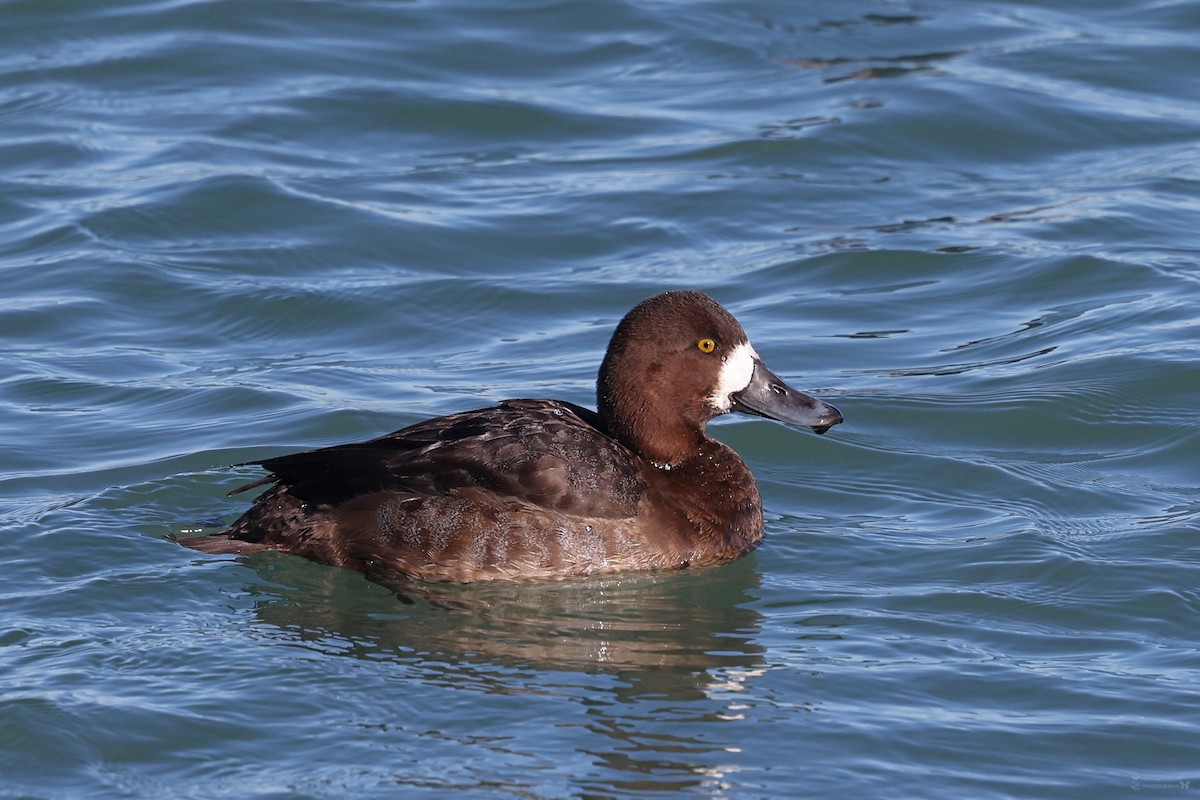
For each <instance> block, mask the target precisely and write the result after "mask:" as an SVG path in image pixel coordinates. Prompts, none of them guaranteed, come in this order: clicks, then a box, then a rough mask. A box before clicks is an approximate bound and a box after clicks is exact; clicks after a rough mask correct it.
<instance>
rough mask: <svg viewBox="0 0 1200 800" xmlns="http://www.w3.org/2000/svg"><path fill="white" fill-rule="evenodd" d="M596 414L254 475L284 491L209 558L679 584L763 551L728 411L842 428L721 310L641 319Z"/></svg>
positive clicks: (365, 447) (608, 359)
mask: <svg viewBox="0 0 1200 800" xmlns="http://www.w3.org/2000/svg"><path fill="white" fill-rule="evenodd" d="M596 397H597V402H598V409H599V411H598V413H597V412H594V411H590V410H588V409H586V408H582V407H580V406H576V405H573V404H571V403H564V402H561V401H556V400H508V401H505V402H502V403H501V404H500V405H498V406H495V407H493V408H484V409H480V410H478V411H466V412H463V413H461V414H451V415H450V416H446V417H438V418H436V419H431V420H428V421H426V422H421V423H418V424H416V425H412V426H410V427H408V428H404V429H403V430H399V431H396V432H395V433H390V434H388V435H386V436H381V437H379V438H378V439H372V440H370V441H367V442H362V443H360V444H346V445H339V446H336V447H326V448H322V449H320V450H311V451H308V452H304V453H297V454H295V455H289V456H281V457H279V458H270V459H267V460H265V461H258V462H251V463H254V464H257V465H259V466H262V467H263V468H264V469H266V470H267V471H268V472H269V473H270V475H268V476H267V477H265V478H263V479H261V480H258V481H255V482H253V483H250V484H248V485H246V486H243V487H241V488H239V489H236V490H235V492H234V493H236V492H241V491H245V490H247V489H251V488H254V487H257V486H261V485H265V484H269V485H270V488H269V489H268V490H267V491H266V492H264V493H263V494H262V495H261V496H260V497H259V498H258V499H257V500H255V502H254V505H253V506H251V508H250V509H249V510H248V511H247V512H246V513H245V514H243V515H242V517H241V518H240V519H238V520H237V522H235V523H234V524H233V525H232V526H231V527H230V528H229V529H228V530H226V531H224V532H222V533H218V534H212V535H207V536H197V537H193V538H188V539H181V540H180V541H181V543H182V544H185V545H187V546H188V547H191V548H194V549H196V550H200V551H203V552H206V553H257V552H262V551H266V550H278V551H280V552H284V553H293V554H295V555H299V556H304V557H305V558H310V559H312V560H314V561H319V562H321V563H324V564H331V565H334V566H338V567H346V568H348V569H354V570H359V571H361V572H363V573H365V574H366V575H367V577H369V578H373V579H377V580H385V579H386V580H394V579H397V578H402V579H415V580H426V581H455V582H468V581H480V580H495V579H532V578H562V577H567V576H571V575H595V574H601V573H612V572H622V571H633V570H654V569H679V568H683V567H687V566H698V565H701V564H714V563H718V562H722V561H730V560H732V559H735V558H738V557H739V556H742V555H744V554H745V553H747V552H749V551H750V550H751V549H753V548H754V547H755V545H757V544H758V542H759V541H760V540H761V539H762V530H763V515H762V500H761V498H760V496H759V492H758V486H757V485H756V484H755V482H754V476H753V475H751V473H750V470H749V468H748V467H747V466H746V465H745V464H744V463H743V462H742V460H741V459H740V458H738V456H737V454H736V453H734V452H733V450H731V449H729V448H728V447H726V446H725V445H723V444H721V443H720V442H718V441H716V440H714V439H710V438H709V437H708V435H707V434H706V432H705V427H706V425H707V424H708V421H709V420H711V419H712V418H714V417H716V416H718V415H720V414H725V413H727V412H730V411H740V412H743V413H747V414H755V415H758V416H762V417H767V418H769V419H775V420H780V421H783V422H791V423H795V424H797V425H806V426H810V427H812V429H813V430H814V431H816V432H817V433H824V432H825V431H826V430H828V429H829V428H830V427H831V426H833V425H837V424H838V423H839V422H841V421H842V415H841V413H840V412H839V411H838V410H837V409H836V408H834V407H833V406H831V405H828V404H827V403H823V402H821V401H820V400H816V399H814V398H812V397H809V396H808V395H805V394H802V393H800V392H797V391H796V390H794V389H792V388H791V387H789V386H788V385H787V384H786V383H784V382H783V381H782V380H780V379H779V378H777V377H776V376H775V375H774V374H772V373H771V371H770V370H768V369H767V368H766V366H765V365H764V364H763V363H762V360H761V359H760V358H759V357H758V354H757V353H756V352H755V351H754V348H753V347H752V346H751V345H750V342H749V340H748V339H747V338H746V334H745V332H744V331H743V330H742V326H741V325H739V324H738V322H737V320H736V319H734V318H733V316H732V315H731V314H730V313H729V312H728V311H726V310H725V309H724V308H722V307H721V306H720V305H719V304H718V303H717V302H716V301H714V300H713V299H712V298H710V297H708V296H707V295H704V294H701V293H700V292H694V291H674V292H667V293H665V294H660V295H657V296H655V297H651V298H649V299H648V300H645V301H644V302H642V303H641V304H639V305H638V306H637V307H636V308H634V309H633V310H632V311H630V312H629V313H628V314H627V315H626V316H625V318H624V319H623V320H621V322H620V324H619V325H617V329H616V331H615V332H614V333H613V337H612V341H611V342H609V345H608V352H607V353H606V354H605V356H604V361H603V363H602V364H601V365H600V375H599V378H598V380H597V383H596Z"/></svg>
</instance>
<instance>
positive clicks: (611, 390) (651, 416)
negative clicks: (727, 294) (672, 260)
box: [596, 290, 842, 466]
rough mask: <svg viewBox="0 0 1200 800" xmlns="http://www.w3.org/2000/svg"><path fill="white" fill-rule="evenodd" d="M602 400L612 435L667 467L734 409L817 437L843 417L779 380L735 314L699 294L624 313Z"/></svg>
mask: <svg viewBox="0 0 1200 800" xmlns="http://www.w3.org/2000/svg"><path fill="white" fill-rule="evenodd" d="M596 402H597V407H598V410H599V412H600V416H601V418H602V419H603V420H604V424H605V426H606V428H607V429H608V432H609V433H610V434H611V435H612V436H613V437H615V438H616V439H617V440H618V441H620V442H621V443H622V444H624V445H625V446H626V447H628V448H630V449H631V450H633V451H634V452H635V453H638V454H640V455H643V456H645V457H646V458H648V459H650V460H651V461H652V462H654V463H655V464H658V465H660V466H667V465H674V464H679V463H681V462H683V461H686V460H687V459H688V458H690V457H691V456H692V455H694V454H695V453H696V452H697V449H698V448H699V446H700V444H701V442H703V441H704V439H705V438H706V436H707V434H706V433H705V427H706V426H707V424H708V421H709V420H711V419H712V418H713V417H716V416H718V415H720V414H725V413H728V412H730V411H740V412H743V413H747V414H754V415H757V416H763V417H767V418H769V419H776V420H780V421H782V422H790V423H794V424H797V425H806V426H809V427H812V428H813V429H814V430H815V431H817V432H818V433H823V432H824V431H825V430H827V429H828V428H829V427H830V426H832V425H836V424H838V423H839V422H841V421H842V415H841V414H840V413H839V412H838V410H837V409H836V408H834V407H833V406H831V405H828V404H827V403H824V402H822V401H820V400H817V399H815V398H812V397H809V396H808V395H806V394H802V393H801V392H797V391H796V390H795V389H792V388H791V387H790V386H788V385H787V384H786V383H784V382H783V381H782V380H780V379H779V378H778V377H776V376H775V375H774V374H773V373H772V372H771V371H770V370H768V369H767V368H766V366H765V365H764V364H763V363H762V360H761V359H760V358H759V356H758V353H756V352H755V351H754V347H753V346H752V345H751V344H750V341H749V339H748V338H747V337H746V332H745V331H744V330H742V326H741V325H740V324H738V321H737V320H736V319H734V318H733V315H732V314H730V313H729V312H728V311H726V310H725V309H724V308H722V307H721V305H720V304H719V303H717V302H716V301H715V300H713V299H712V298H711V297H709V296H708V295H705V294H703V293H701V292H696V291H691V290H680V291H673V292H666V293H664V294H660V295H656V296H654V297H651V298H649V299H647V300H644V301H643V302H641V303H640V304H638V305H637V306H636V307H635V308H634V309H633V310H632V311H630V312H629V313H628V314H626V315H625V318H624V319H622V320H621V322H620V323H619V324H618V325H617V329H616V331H614V332H613V336H612V340H611V341H610V342H609V345H608V352H607V353H606V354H605V356H604V361H603V363H602V364H601V365H600V375H599V378H598V379H597V382H596Z"/></svg>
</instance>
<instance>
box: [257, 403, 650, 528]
mask: <svg viewBox="0 0 1200 800" xmlns="http://www.w3.org/2000/svg"><path fill="white" fill-rule="evenodd" d="M599 425H600V421H599V418H598V416H597V415H596V414H595V412H592V411H589V410H587V409H585V408H582V407H579V406H575V405H572V404H570V403H562V402H557V401H552V400H510V401H507V402H504V403H502V404H500V405H499V406H496V407H493V408H484V409H480V410H478V411H467V412H463V413H461V414H452V415H450V416H446V417H438V418H436V419H431V420H428V421H426V422H421V423H418V424H416V425H412V426H410V427H408V428H404V429H402V430H399V431H396V432H395V433H390V434H387V435H386V436H381V437H379V438H378V439H372V440H370V441H366V442H361V443H357V444H345V445H338V446H335V447H326V448H322V449H319V450H310V451H307V452H303V453H296V454H294V455H287V456H281V457H279V458H271V459H267V460H265V461H260V462H251V463H256V464H258V465H259V466H262V467H263V468H264V469H266V470H268V471H269V472H270V473H271V475H270V476H269V477H267V478H264V479H263V480H261V481H256V482H255V483H252V484H249V485H247V486H245V487H242V488H243V489H249V488H251V487H253V486H257V485H262V484H263V483H278V484H281V485H283V486H286V487H287V489H288V492H289V493H290V494H291V495H292V496H294V497H296V498H298V499H300V500H302V501H304V502H306V503H315V504H318V505H329V506H335V507H336V506H339V505H341V504H342V503H344V502H346V501H347V500H350V499H352V498H355V497H360V496H363V495H368V494H373V493H376V492H381V491H402V492H409V493H413V494H417V495H426V496H429V495H449V494H455V493H456V490H467V489H471V490H478V489H483V490H486V491H488V492H491V493H494V494H495V495H496V496H498V497H504V498H509V499H512V500H517V501H520V502H525V503H530V504H532V505H535V506H539V507H541V508H545V509H553V510H557V511H562V512H564V513H569V514H575V515H582V516H594V517H609V518H612V517H628V516H632V515H633V514H634V513H635V512H636V508H637V501H638V498H640V496H641V494H642V492H643V490H644V488H645V486H644V483H643V481H642V478H641V473H640V469H639V467H638V466H637V460H636V459H635V458H634V457H633V455H632V454H631V453H630V452H629V451H628V450H626V449H625V447H624V446H622V445H621V444H619V443H617V442H616V441H615V440H613V439H611V438H610V437H608V436H607V434H605V433H604V432H603V431H602V430H601V429H600V427H599ZM238 491H241V490H240V489H239V490H238Z"/></svg>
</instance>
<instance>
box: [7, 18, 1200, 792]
mask: <svg viewBox="0 0 1200 800" xmlns="http://www.w3.org/2000/svg"><path fill="white" fill-rule="evenodd" d="M1198 28H1200V6H1198V5H1197V4H1195V3H1188V2H1169V1H1164V0H1135V1H1134V2H1126V3H1119V4H1114V3H1097V2H1087V0H1072V1H1071V2H1066V3H1064V2H1055V3H1049V2H1044V3H1043V2H990V3H969V4H968V3H957V2H949V0H929V1H928V2H898V1H897V2H882V1H880V2H851V3H847V2H838V3H833V2H810V3H804V4H792V3H775V2H768V1H767V0H749V2H737V3H735V2H730V1H729V0H713V1H712V2H707V3H692V4H680V3H645V2H643V3H636V4H634V3H607V2H606V3H597V2H572V3H506V4H501V5H497V4H490V3H473V2H461V3H452V2H426V3H391V2H382V1H380V2H356V3H351V2H341V3H335V2H317V1H314V2H283V1H282V0H268V1H264V2H255V3H238V2H168V1H164V2H113V1H112V0H106V1H105V2H95V1H94V0H76V1H75V2H71V3H63V2H41V0H38V1H37V2H34V0H23V1H20V2H4V3H2V4H0V278H2V281H3V283H2V286H3V290H2V293H0V348H2V350H0V352H2V356H0V359H2V361H0V365H2V371H0V526H2V529H3V536H2V537H0V575H2V576H3V581H2V583H0V603H2V607H3V609H4V614H3V618H2V621H0V675H3V681H2V683H0V777H2V778H3V781H0V787H2V788H0V796H3V797H5V798H80V799H81V800H82V799H83V798H87V799H88V800H93V798H134V797H136V798H141V797H162V796H171V797H179V798H219V797H238V798H264V799H265V798H334V797H349V796H353V797H388V798H391V797H404V798H441V797H459V798H564V797H581V798H582V797H587V798H616V797H639V798H644V797H663V798H666V797H681V796H682V797H711V798H778V797H793V796H830V795H831V794H834V793H835V792H836V793H842V792H844V791H847V790H851V791H853V792H854V793H855V796H863V797H884V798H887V797H895V798H909V797H930V798H941V797H946V798H951V797H953V798H958V797H963V796H970V797H977V798H1000V797H1064V798H1067V797H1069V798H1074V797H1080V796H1102V797H1118V796H1127V795H1133V794H1138V795H1141V796H1150V795H1153V796H1178V795H1180V794H1184V795H1186V794H1188V793H1189V790H1190V791H1194V790H1195V787H1196V786H1200V736H1198V734H1200V715H1198V714H1197V712H1196V703H1195V697H1196V694H1197V691H1198V690H1200V648H1198V646H1197V636H1196V619H1197V612H1198V611H1200V591H1198V589H1197V586H1198V585H1200V557H1198V551H1197V547H1196V543H1195V537H1196V533H1197V527H1198V518H1200V499H1198V498H1200V495H1198V493H1197V484H1198V479H1197V471H1196V463H1197V460H1196V454H1197V453H1198V452H1200V448H1198V439H1200V425H1198V421H1197V415H1196V398H1197V397H1198V396H1200V371H1198V370H1197V369H1196V364H1197V360H1198V357H1200V345H1198V342H1200V324H1198V322H1197V315H1196V311H1195V309H1196V307H1197V306H1196V301H1197V297H1198V295H1197V289H1198V288H1200V285H1198V284H1200V268H1198V266H1197V256H1198V255H1200V240H1198V239H1197V236H1196V228H1197V224H1196V223H1197V219H1198V216H1197V213H1198V212H1200V202H1198V201H1197V197H1200V191H1198V190H1200V166H1198V165H1200V146H1198V142H1200V88H1198V86H1200V85H1198V84H1197V82H1196V79H1195V76H1196V75H1197V74H1200V50H1197V48H1196V47H1195V32H1196V30H1197V29H1198ZM682 286H690V287H695V288H700V289H704V290H707V291H709V292H711V293H712V294H713V295H715V296H716V297H717V298H718V299H719V300H721V301H722V302H723V303H725V304H726V305H727V306H728V307H729V308H730V309H731V310H733V311H734V313H735V314H737V315H738V316H739V318H740V319H741V320H742V322H743V323H744V325H745V327H746V328H747V330H748V331H749V333H750V335H751V336H752V337H753V339H754V341H755V344H756V346H757V348H758V350H759V351H760V352H762V353H763V354H764V355H765V356H766V357H767V359H768V361H769V362H770V363H771V364H772V366H773V368H774V369H775V371H777V372H778V373H779V374H781V375H783V376H785V377H787V378H788V379H789V380H790V381H791V382H792V383H793V384H794V385H796V386H797V387H798V388H801V389H805V390H810V391H812V392H813V393H815V394H818V395H819V396H821V397H822V398H825V399H828V400H830V401H831V402H834V403H836V404H837V405H838V406H839V407H840V408H841V409H842V411H843V412H844V413H845V415H846V424H845V425H842V426H839V427H838V428H836V429H835V430H834V431H832V432H831V433H830V434H829V435H827V436H824V437H820V438H818V437H814V436H813V435H812V434H811V433H809V432H806V431H800V430H791V429H788V428H785V427H782V426H778V425H773V424H770V423H767V422H764V421H760V420H752V419H748V418H744V419H740V420H736V421H735V420H730V421H728V422H723V423H721V424H718V425H715V426H714V432H715V434H716V435H718V436H719V437H721V438H722V439H724V440H725V441H727V442H729V443H731V444H732V445H733V446H734V447H735V448H736V449H737V450H738V451H739V452H740V453H742V454H743V456H744V457H745V458H746V460H747V461H748V462H749V463H750V464H751V466H752V468H753V469H754V471H755V473H756V475H757V476H758V478H759V482H760V485H761V486H762V489H763V493H764V497H765V500H766V505H767V540H766V543H765V544H764V546H763V547H762V548H761V549H760V550H759V551H757V552H756V553H754V554H752V555H751V556H750V557H748V558H746V559H744V560H742V561H740V562H737V563H735V564H732V565H729V566H726V567H722V568H718V569H710V570H700V571H695V572H690V573H683V574H678V575H654V576H640V577H632V578H626V579H620V580H607V581H603V582H598V581H576V582H568V583H563V584H555V585H515V586H514V585H496V586H479V587H465V588H452V589H447V590H444V591H443V592H441V593H440V594H439V595H438V597H437V598H436V602H434V603H430V602H428V601H427V600H426V599H423V598H418V599H417V600H416V602H415V603H413V604H412V605H404V604H401V603H399V602H397V601H396V599H395V598H393V597H392V596H391V595H389V594H388V593H387V592H386V591H385V590H383V589H382V588H380V587H377V586H374V585H372V584H369V583H367V582H365V581H364V580H362V579H361V578H360V577H359V576H357V575H355V574H351V573H346V572H342V571H338V570H335V569H330V568H327V567H322V566H319V565H315V564H311V563H308V562H305V561H301V560H298V559H289V558H285V557H277V558H268V557H254V558H242V559H231V558H223V557H222V558H216V557H207V556H202V555H199V554H197V553H195V552H191V551H188V550H185V549H183V548H181V547H179V546H177V545H175V544H173V543H171V542H170V541H168V540H167V538H166V537H167V536H168V534H171V533H177V532H179V531H182V530H185V529H193V528H202V527H205V526H208V525H213V524H216V523H218V522H219V521H220V520H230V519H232V518H233V517H235V516H236V515H237V514H238V513H239V512H240V511H241V510H242V509H243V508H244V507H245V504H246V501H245V500H244V499H243V498H226V497H225V496H224V495H225V492H227V491H228V490H230V489H232V488H234V487H235V486H237V485H238V484H239V483H241V482H244V481H245V480H247V478H248V477H249V476H253V475H255V474H256V473H255V472H254V470H252V469H247V468H232V467H229V466H227V465H229V464H233V463H237V462H240V461H245V460H247V459H252V458H264V457H268V456H271V455H276V454H282V453H285V452H289V451H292V450H296V449H302V448H308V447H313V446H317V445H322V444H331V443H335V442H342V441H349V440H353V439H355V438H365V437H369V436H373V435H377V434H379V433H382V432H386V431H389V430H393V429H396V428H399V427H401V426H402V425H405V424H408V423H412V422H415V421H417V420H420V419H423V418H426V417H429V416H432V415H435V414H441V413H448V412H452V411H457V410H463V409H466V408H472V407H478V406H481V405H485V404H488V403H490V402H492V401H494V400H497V399H501V398H504V397H513V396H535V397H536V396H553V397H559V398H562V399H566V400H571V401H574V402H579V403H585V404H589V405H590V404H591V402H592V399H591V394H592V381H593V379H594V374H595V369H596V367H597V365H598V363H599V359H600V356H601V354H602V351H603V347H604V345H605V343H606V341H607V337H608V335H609V333H610V331H611V328H612V326H613V325H614V324H615V322H616V320H617V319H618V318H619V317H620V316H621V314H623V313H624V312H625V311H626V310H627V309H628V308H629V307H631V306H632V305H633V304H634V303H635V302H637V301H638V300H640V299H641V298H643V297H645V296H647V295H649V294H652V293H654V292H657V291H661V290H663V289H666V288H672V287H682ZM1190 782H1195V783H1194V785H1193V784H1192V783H1190Z"/></svg>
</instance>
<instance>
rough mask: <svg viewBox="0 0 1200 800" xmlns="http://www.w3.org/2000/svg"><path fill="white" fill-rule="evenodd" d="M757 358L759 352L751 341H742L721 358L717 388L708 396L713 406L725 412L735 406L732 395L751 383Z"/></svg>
mask: <svg viewBox="0 0 1200 800" xmlns="http://www.w3.org/2000/svg"><path fill="white" fill-rule="evenodd" d="M757 359H758V353H756V352H754V348H753V347H751V346H750V343H749V342H742V343H741V344H739V345H738V346H737V347H735V348H733V350H731V351H730V352H729V354H728V355H726V356H724V357H723V358H722V359H721V372H720V373H719V374H718V375H717V388H716V389H714V390H713V393H712V394H711V395H709V397H708V401H709V402H710V403H712V405H713V408H715V409H717V411H720V412H721V413H722V414H724V413H726V412H727V411H729V409H730V408H732V407H733V399H732V397H731V395H735V394H737V393H738V392H740V391H741V390H742V389H745V388H746V387H747V386H749V385H750V379H751V378H753V377H754V362H755V361H756V360H757Z"/></svg>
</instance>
